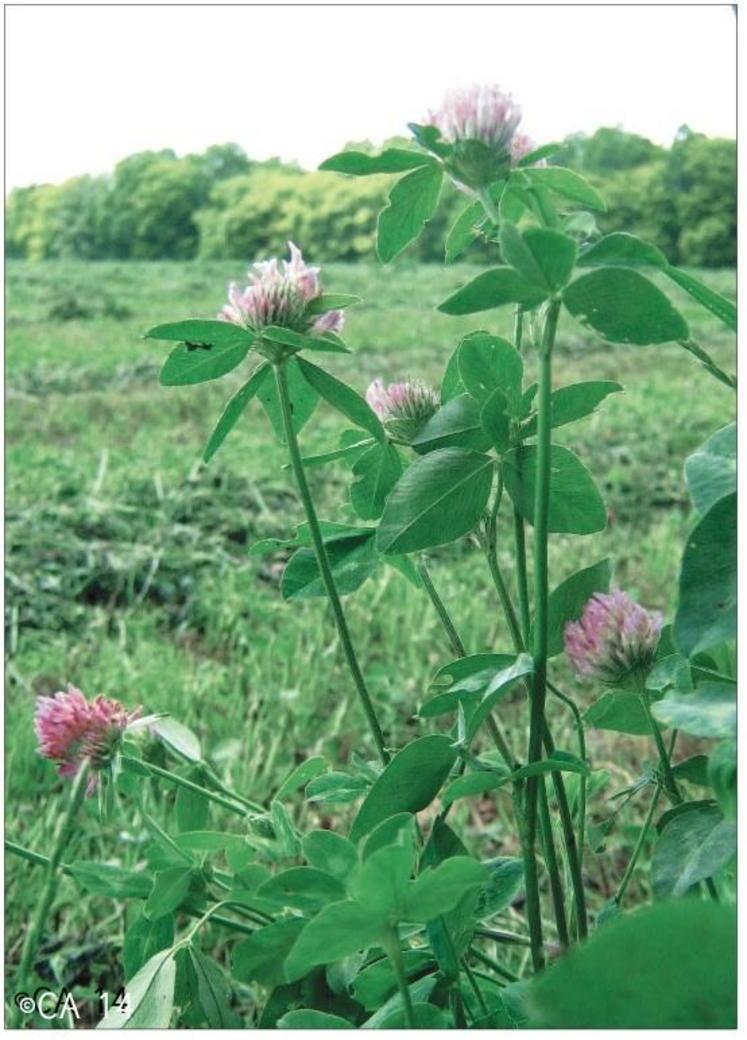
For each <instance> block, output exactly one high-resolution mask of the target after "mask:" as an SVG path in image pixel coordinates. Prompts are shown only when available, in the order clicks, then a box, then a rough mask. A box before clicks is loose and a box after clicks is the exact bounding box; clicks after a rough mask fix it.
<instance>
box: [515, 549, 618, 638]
mask: <svg viewBox="0 0 747 1040" xmlns="http://www.w3.org/2000/svg"><path fill="white" fill-rule="evenodd" d="M611 578H612V561H611V560H609V559H607V560H600V561H599V563H594V564H592V565H591V567H584V568H583V569H582V570H580V571H576V573H575V574H571V576H570V577H568V578H566V579H565V581H561V583H560V585H558V586H557V587H556V588H554V589H553V590H552V592H551V593H550V596H549V599H548V604H547V611H548V621H547V629H548V632H547V640H548V647H547V655H548V657H555V656H556V655H557V654H561V653H562V652H563V637H564V635H565V626H566V625H567V624H568V623H569V622H571V621H578V619H579V618H580V617H581V615H582V614H583V612H584V607H585V606H586V604H587V603H588V602H589V600H590V599H591V597H592V596H593V595H594V593H595V592H607V591H609V587H610V580H611ZM529 645H530V646H531V645H532V635H530V637H529Z"/></svg>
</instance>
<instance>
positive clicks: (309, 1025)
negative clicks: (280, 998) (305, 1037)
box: [275, 1008, 355, 1029]
mask: <svg viewBox="0 0 747 1040" xmlns="http://www.w3.org/2000/svg"><path fill="white" fill-rule="evenodd" d="M275 1028H276V1029H355V1026H354V1025H353V1023H352V1022H348V1020H347V1019H346V1018H340V1016H339V1015H330V1014H328V1013H327V1012H326V1011H315V1010H314V1009H313V1008H296V1010H295V1011H287V1012H286V1013H285V1014H284V1015H281V1017H280V1018H279V1019H278V1020H277V1023H276V1026H275Z"/></svg>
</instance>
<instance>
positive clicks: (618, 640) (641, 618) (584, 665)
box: [565, 589, 663, 685]
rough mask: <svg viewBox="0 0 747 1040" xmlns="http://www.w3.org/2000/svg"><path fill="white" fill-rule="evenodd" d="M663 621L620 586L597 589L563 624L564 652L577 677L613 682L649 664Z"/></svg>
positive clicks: (655, 612) (639, 670)
mask: <svg viewBox="0 0 747 1040" xmlns="http://www.w3.org/2000/svg"><path fill="white" fill-rule="evenodd" d="M662 623H663V618H662V615H661V614H660V613H659V611H648V610H645V609H644V608H643V607H642V606H641V605H640V604H639V603H636V602H635V600H633V599H631V598H630V596H629V595H628V594H627V593H626V592H623V591H622V590H621V589H613V590H612V592H610V593H601V592H598V593H596V594H595V595H594V596H592V598H591V599H590V600H589V602H588V603H587V604H586V606H585V607H584V612H583V614H582V615H581V618H580V619H579V620H578V621H571V622H569V623H568V624H567V625H566V626H565V651H566V653H567V654H568V657H569V658H570V661H571V664H572V665H573V666H574V668H575V669H576V672H577V674H578V676H579V678H582V679H590V680H597V681H599V682H603V683H608V684H612V685H614V684H615V683H619V682H621V681H622V680H624V679H625V678H627V677H628V676H630V675H631V674H632V673H638V674H645V673H646V672H647V671H648V670H649V669H650V667H651V665H652V663H653V660H654V654H655V653H656V647H657V646H658V643H659V636H660V635H661V627H662Z"/></svg>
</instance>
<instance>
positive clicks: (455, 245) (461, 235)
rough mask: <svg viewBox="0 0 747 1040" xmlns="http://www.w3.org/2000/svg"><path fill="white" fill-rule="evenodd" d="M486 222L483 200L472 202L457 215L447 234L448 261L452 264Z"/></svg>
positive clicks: (470, 243)
mask: <svg viewBox="0 0 747 1040" xmlns="http://www.w3.org/2000/svg"><path fill="white" fill-rule="evenodd" d="M484 223H485V214H484V212H483V208H482V203H481V202H471V203H470V204H469V205H468V206H467V208H466V209H464V210H462V212H461V213H460V214H459V216H458V217H457V219H456V221H455V222H454V225H453V226H452V228H451V230H450V231H449V233H448V235H447V236H446V263H447V264H451V263H453V262H454V260H456V259H457V258H458V257H460V256H461V255H462V253H463V252H464V251H465V249H467V248H468V247H469V246H471V245H472V243H473V242H474V241H475V239H476V238H477V237H478V235H479V232H480V227H481V225H483V224H484Z"/></svg>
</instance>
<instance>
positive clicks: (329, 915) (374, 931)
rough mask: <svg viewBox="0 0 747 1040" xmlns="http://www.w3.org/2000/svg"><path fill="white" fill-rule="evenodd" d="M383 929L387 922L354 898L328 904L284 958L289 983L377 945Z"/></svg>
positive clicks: (303, 931)
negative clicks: (320, 966)
mask: <svg viewBox="0 0 747 1040" xmlns="http://www.w3.org/2000/svg"><path fill="white" fill-rule="evenodd" d="M296 922H297V923H298V924H303V922H301V921H300V920H299V919H295V920H294V922H293V923H294V924H296ZM283 923H286V922H283ZM271 927H277V925H272V926H271ZM385 928H386V921H384V920H382V919H381V918H377V917H374V915H373V914H372V913H371V911H370V910H369V908H368V907H367V906H362V905H361V904H360V903H358V902H356V901H355V900H354V899H345V900H342V901H341V902H339V903H331V904H330V905H329V906H327V907H325V908H324V910H322V911H321V913H319V914H317V916H316V917H314V918H313V919H312V920H311V921H309V922H308V924H306V926H305V927H304V928H303V930H302V931H301V932H300V934H299V935H298V938H297V939H296V941H295V943H294V945H293V947H292V948H291V950H290V951H289V953H288V955H287V957H286V960H285V974H286V975H287V978H288V979H289V980H293V979H298V978H301V977H302V976H303V975H306V974H307V973H308V972H309V971H310V969H311V968H314V967H316V966H317V965H318V964H332V963H333V962H334V961H339V960H341V959H342V958H343V957H349V956H350V954H352V953H357V952H358V950H365V949H367V948H368V947H369V946H374V945H378V942H379V940H380V938H381V936H382V934H383V932H384V930H385ZM263 930H264V931H266V930H267V929H263ZM252 938H254V936H252ZM249 941H251V940H249ZM242 945H243V944H242Z"/></svg>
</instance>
